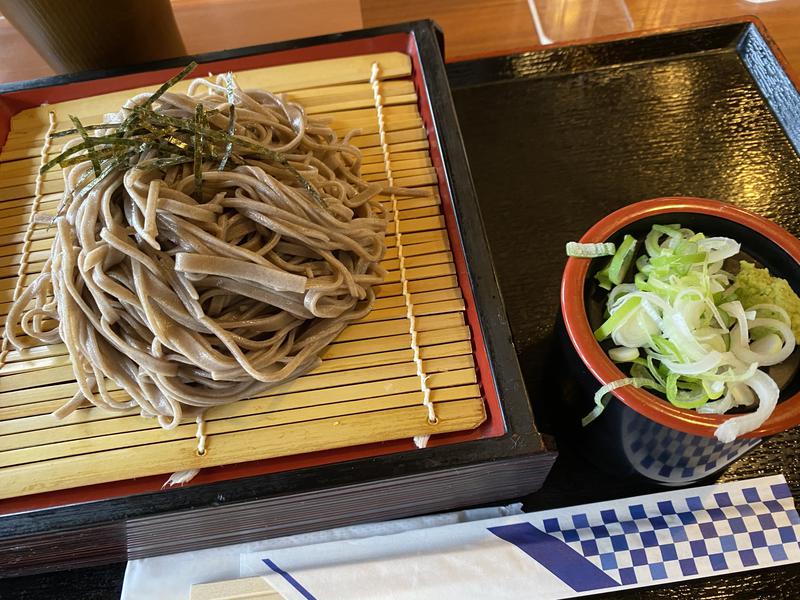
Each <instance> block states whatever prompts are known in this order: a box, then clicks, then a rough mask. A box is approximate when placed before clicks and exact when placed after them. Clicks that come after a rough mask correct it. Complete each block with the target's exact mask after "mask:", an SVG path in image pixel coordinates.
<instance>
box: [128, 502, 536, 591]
mask: <svg viewBox="0 0 800 600" xmlns="http://www.w3.org/2000/svg"><path fill="white" fill-rule="evenodd" d="M516 514H522V505H520V504H512V505H510V506H496V507H488V508H479V509H472V510H462V511H457V512H451V513H446V514H439V515H428V516H423V517H414V518H412V519H399V520H395V521H386V522H383V523H365V524H362V525H353V526H350V527H338V528H336V529H327V530H325V531H314V532H311V533H304V534H299V535H292V536H286V537H280V538H275V539H271V540H264V541H261V542H250V543H246V544H235V545H231V546H222V547H220V548H209V549H207V550H198V551H196V552H181V553H178V554H168V555H165V556H155V557H153V558H143V559H139V560H132V561H130V562H128V568H127V569H126V570H125V580H124V583H123V585H122V595H121V600H160V599H161V598H165V599H167V598H168V599H169V600H188V598H189V594H190V591H191V586H192V585H194V584H196V583H211V582H214V581H223V580H227V579H236V578H237V577H239V576H240V571H239V565H240V557H241V556H242V555H244V554H246V553H251V552H263V551H272V550H275V549H278V548H285V547H288V546H308V545H312V544H318V543H322V542H330V541H333V540H341V539H356V538H362V537H371V536H380V535H387V534H393V533H398V532H402V531H407V530H410V529H424V528H429V527H439V526H442V525H450V524H452V523H460V522H464V521H475V520H482V519H487V518H491V517H499V516H504V515H516Z"/></svg>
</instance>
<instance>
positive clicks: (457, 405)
mask: <svg viewBox="0 0 800 600" xmlns="http://www.w3.org/2000/svg"><path fill="white" fill-rule="evenodd" d="M376 61H377V62H379V64H380V67H381V73H382V76H383V79H382V80H381V81H380V86H381V96H382V99H383V105H382V107H381V109H382V114H383V124H382V125H381V123H380V122H379V119H378V111H377V110H376V104H375V91H374V89H373V86H372V85H371V84H370V82H369V78H370V67H371V65H372V64H373V62H376ZM410 69H411V66H410V62H409V60H408V57H407V56H405V55H403V54H399V53H389V54H378V55H370V56H359V57H352V58H349V59H335V60H329V61H316V62H312V63H304V64H298V65H290V66H286V67H271V68H267V69H256V70H253V71H247V72H242V73H238V74H237V78H238V80H239V82H240V84H242V85H243V86H244V87H260V88H264V89H270V90H272V91H275V92H282V93H285V94H286V96H287V97H288V98H290V99H292V100H294V101H297V102H300V103H302V104H303V105H304V107H305V108H306V111H307V114H309V115H313V116H314V117H315V118H319V119H323V120H325V121H326V122H327V123H328V124H329V125H330V126H331V127H332V128H334V130H336V131H337V132H338V133H339V135H342V136H343V135H344V134H345V133H347V132H350V131H352V130H359V132H358V134H357V135H355V136H354V137H352V138H351V139H352V142H353V143H354V144H356V145H357V146H358V147H359V148H360V149H361V151H362V154H363V162H362V176H363V177H364V178H365V179H366V180H368V181H375V182H388V181H389V180H392V181H393V184H394V185H395V186H403V187H414V188H417V189H419V190H424V191H426V192H427V195H425V196H408V195H406V196H402V195H401V196H398V197H397V198H396V199H393V198H391V197H388V196H381V197H379V200H380V201H381V202H382V203H383V205H384V207H385V209H386V211H387V215H388V217H389V222H388V224H387V237H386V246H387V250H386V253H385V256H384V258H383V261H382V266H383V267H384V268H385V269H386V271H387V275H386V278H385V281H384V282H383V283H382V284H381V285H380V286H378V287H377V288H376V300H375V303H374V305H373V308H372V311H371V312H370V313H369V314H368V315H366V316H365V317H364V318H362V319H361V320H360V321H359V322H357V323H353V324H351V325H350V326H348V327H347V328H346V329H345V330H344V331H343V332H342V334H341V335H340V336H339V337H338V338H337V339H336V340H335V341H334V343H332V344H331V345H330V346H329V347H328V348H327V349H325V351H324V352H323V353H322V355H321V359H322V362H321V364H320V365H319V366H317V367H316V368H315V369H314V370H312V371H311V372H309V373H308V374H306V375H303V376H302V377H298V378H297V379H295V380H293V381H290V382H287V383H283V384H281V385H280V386H278V387H275V388H273V389H271V390H268V391H266V392H264V393H262V394H260V395H259V396H258V397H254V398H250V399H246V400H242V401H240V402H237V403H234V404H231V405H226V406H220V407H214V408H211V409H209V410H208V411H206V414H205V421H206V425H205V428H206V434H207V436H208V438H207V442H206V449H207V451H206V453H205V454H204V455H202V456H201V455H199V454H198V453H197V440H196V438H195V434H196V425H195V424H194V422H193V421H191V420H187V421H185V422H183V423H182V424H180V425H178V426H177V427H176V428H174V429H172V430H169V431H166V430H163V429H161V428H160V427H159V426H158V423H157V422H156V421H155V420H154V419H148V418H144V417H142V416H140V415H139V414H138V412H137V410H136V409H129V410H124V411H107V410H104V409H100V408H96V407H89V406H87V407H81V408H79V409H77V410H75V411H74V412H72V413H70V414H69V415H67V416H66V417H65V418H63V419H61V420H58V419H56V418H55V417H54V416H52V414H51V413H52V412H53V411H54V410H56V409H57V408H59V407H60V406H62V405H63V404H64V403H65V402H66V401H67V400H69V399H70V398H71V397H72V396H73V395H74V394H75V393H76V391H77V384H76V383H75V379H74V374H73V371H72V364H71V361H70V358H69V355H68V353H67V351H66V348H65V347H64V345H63V344H52V345H42V344H37V343H35V342H34V341H33V340H28V341H30V342H32V347H30V348H26V349H23V350H15V349H13V348H12V349H10V351H9V352H8V353H7V355H6V356H5V360H4V361H3V362H1V363H0V498H8V497H14V496H20V495H26V494H34V493H39V492H44V491H53V490H59V489H65V488H69V487H74V486H81V485H92V484H96V483H107V482H112V481H118V480H121V479H129V478H133V477H144V476H149V475H157V474H168V473H171V472H173V471H178V470H183V469H190V468H202V467H210V466H218V465H224V464H230V463H234V462H243V461H249V460H256V459H264V458H269V457H278V456H286V455H290V454H297V453H304V452H313V451H316V450H323V449H332V448H341V447H346V446H352V445H358V444H366V443H371V442H379V441H387V440H392V439H401V438H411V437H413V436H424V435H430V434H436V433H444V432H449V431H462V430H466V429H473V428H475V427H477V426H478V425H479V424H480V423H481V422H482V421H483V420H484V419H485V408H484V404H483V399H482V398H481V391H480V387H479V385H478V383H479V382H478V377H477V373H476V370H475V364H474V360H473V356H472V352H473V348H472V342H471V333H470V330H469V327H468V326H467V325H466V322H465V319H464V315H463V313H464V310H465V305H464V299H463V297H462V294H461V290H460V288H459V284H458V280H457V278H456V270H455V266H454V264H453V255H452V253H451V251H450V243H449V239H448V234H447V231H446V225H445V221H444V217H443V215H442V207H441V200H440V198H439V196H438V191H437V188H436V184H437V175H436V172H435V170H434V169H433V166H432V162H431V158H430V154H429V148H428V140H427V134H426V132H425V129H424V126H423V124H422V120H421V117H420V114H419V111H418V108H417V105H416V101H417V96H416V90H415V89H414V84H413V82H412V81H411V80H410V79H409V75H410ZM387 79H388V80H387ZM181 85H182V88H183V89H185V87H186V86H187V85H188V84H187V83H183V84H181ZM139 91H145V90H144V89H143V90H130V91H125V92H120V93H113V94H105V95H102V96H97V97H93V98H86V99H81V100H75V101H70V102H64V103H60V104H54V105H50V106H46V107H39V108H35V109H30V110H26V111H23V112H21V113H19V114H18V115H16V116H15V117H14V118H13V119H12V122H11V133H10V134H9V138H8V141H7V143H6V146H5V147H4V148H3V149H2V151H0V317H2V318H3V320H4V319H5V315H7V314H8V311H9V309H10V307H11V304H12V301H13V299H14V297H15V288H17V287H18V286H17V282H18V276H19V275H20V274H21V275H22V277H21V279H22V281H21V286H22V289H24V286H26V285H28V284H30V282H31V281H32V280H33V278H34V277H36V275H37V274H38V273H39V272H40V271H41V269H42V268H43V265H44V263H45V261H46V260H47V258H48V257H49V250H50V245H51V243H52V238H53V235H54V233H55V232H54V230H53V228H52V227H47V226H46V225H34V226H32V227H31V229H30V236H29V241H28V242H27V245H26V242H25V235H26V231H28V228H29V223H30V218H31V210H32V207H33V206H34V201H36V202H37V205H38V208H39V211H40V212H42V213H46V214H51V215H52V214H55V213H56V211H57V209H58V205H59V202H60V199H61V195H62V193H63V189H64V186H63V181H62V178H61V173H60V170H58V169H55V170H53V172H48V173H46V174H45V175H44V176H43V177H42V179H41V181H42V183H41V187H40V188H39V191H40V196H39V198H38V200H37V199H36V198H35V197H34V194H35V192H36V185H37V183H36V181H37V173H38V169H39V165H40V162H41V157H40V153H41V148H42V144H43V143H44V142H45V136H46V132H47V128H48V119H49V117H48V111H53V112H54V113H55V119H56V129H58V128H71V127H72V125H71V122H70V121H69V115H71V114H74V115H76V116H78V117H79V118H81V119H82V120H83V121H84V122H85V123H92V122H98V121H99V120H100V118H101V116H102V115H103V114H104V113H106V112H115V111H116V110H117V109H118V107H119V105H120V104H121V103H122V102H124V100H125V99H127V98H128V97H130V96H132V95H134V94H135V93H137V92H139ZM381 127H383V132H384V138H385V141H386V142H387V145H386V146H383V145H382V144H381V139H380V138H381V135H380V133H381ZM62 145H63V140H58V141H57V143H55V144H53V145H52V146H51V147H50V149H49V153H48V158H52V157H53V156H55V155H56V154H57V153H58V152H59V151H60V148H61V146H62ZM387 160H390V161H391V165H392V177H391V178H390V177H389V174H388V173H387V170H386V161H387ZM395 205H396V207H397V214H394V213H393V206H395ZM398 230H399V232H400V235H401V238H400V239H401V240H402V241H401V247H402V252H401V247H398V236H397V235H396V232H397V231H398ZM401 260H402V264H401ZM403 277H405V281H406V288H407V296H406V295H405V294H404V291H403V282H402V278H403ZM18 292H19V290H17V293H18ZM409 304H410V314H412V315H413V316H414V318H413V322H414V324H415V328H416V332H417V334H416V340H417V347H418V355H419V361H420V363H419V365H417V364H416V363H415V362H414V355H415V354H414V350H413V347H412V345H411V344H412V339H413V338H412V335H411V331H410V323H411V321H409V316H408V315H409ZM53 326H55V324H53ZM0 331H2V332H4V331H5V326H4V325H3V326H2V327H0ZM23 339H27V338H24V336H23ZM418 366H419V367H420V368H421V369H422V371H423V372H424V373H425V375H426V376H427V377H426V379H425V380H424V382H423V380H421V379H420V376H419V370H418ZM423 385H427V386H428V387H429V389H430V390H431V392H430V400H431V402H432V403H433V406H434V409H435V412H436V416H437V419H438V421H437V422H436V423H435V424H431V423H429V422H428V418H427V408H426V407H425V406H424V405H423ZM107 387H108V390H109V393H110V395H111V397H112V398H114V399H115V400H117V401H120V402H124V401H125V400H127V399H128V397H127V395H126V394H125V392H124V391H123V390H121V389H119V388H118V387H117V386H116V385H115V384H114V383H113V382H108V386H107Z"/></svg>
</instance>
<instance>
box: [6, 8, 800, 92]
mask: <svg viewBox="0 0 800 600" xmlns="http://www.w3.org/2000/svg"><path fill="white" fill-rule="evenodd" d="M172 4H173V8H174V12H175V17H176V20H177V22H178V26H179V28H180V30H181V34H182V36H183V39H184V43H185V44H186V49H187V51H188V52H189V53H192V54H194V53H199V52H209V51H213V50H222V49H227V48H238V47H242V46H249V45H254V44H263V43H268V42H276V41H281V40H287V39H292V38H297V37H304V36H309V35H320V34H324V33H332V32H336V31H345V30H349V29H358V28H360V27H372V26H376V25H385V24H388V23H396V22H399V21H409V20H414V19H424V18H431V19H434V20H435V21H436V22H437V23H439V25H440V26H441V27H442V29H443V30H444V33H445V39H446V52H447V59H448V60H451V61H452V60H458V59H461V58H465V57H470V56H475V55H484V54H505V53H509V52H512V51H513V50H516V49H521V48H526V49H529V48H531V47H533V46H536V45H539V44H540V43H541V38H540V35H539V34H537V29H536V26H535V24H534V19H533V18H532V13H531V5H533V6H535V7H536V9H537V13H538V15H539V17H540V22H541V23H542V30H543V33H544V35H545V36H546V37H550V38H555V39H556V40H558V41H570V40H577V39H586V38H587V37H593V36H596V35H603V34H611V33H621V32H625V31H649V30H654V29H663V28H675V27H681V26H685V25H690V24H694V23H700V22H703V21H710V20H714V19H724V18H730V17H737V16H743V15H756V16H758V17H759V18H761V19H762V20H763V21H764V23H765V24H766V25H767V28H768V30H769V31H770V33H771V34H772V36H773V37H774V38H775V40H776V41H777V43H778V45H779V46H780V48H781V49H782V50H783V52H784V54H785V55H786V57H787V58H788V60H789V64H791V65H793V66H794V67H795V68H800V0H435V1H432V0H402V1H399V0H394V1H392V0H360V1H359V0H268V1H263V2H258V1H255V0H172ZM52 73H53V71H52V69H50V67H48V66H47V64H46V63H45V62H44V60H42V59H41V58H40V57H39V56H38V55H37V54H36V52H35V51H34V50H33V48H32V47H31V46H30V45H29V44H28V43H27V42H26V41H25V40H24V39H23V38H22V37H21V36H20V35H19V34H18V33H17V32H16V31H15V30H14V29H13V27H12V26H11V25H10V24H9V23H8V21H6V20H5V19H4V18H2V17H0V82H1V83H4V82H9V81H19V80H24V79H34V78H37V77H43V76H46V75H51V74H52Z"/></svg>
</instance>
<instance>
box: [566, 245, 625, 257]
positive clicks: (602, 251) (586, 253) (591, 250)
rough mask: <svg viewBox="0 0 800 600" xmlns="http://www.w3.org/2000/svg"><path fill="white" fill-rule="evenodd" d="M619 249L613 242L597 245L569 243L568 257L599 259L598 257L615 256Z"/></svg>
mask: <svg viewBox="0 0 800 600" xmlns="http://www.w3.org/2000/svg"><path fill="white" fill-rule="evenodd" d="M616 251H617V247H616V246H615V245H614V244H612V243H611V242H600V243H597V244H593V243H589V244H581V243H579V242H567V256H574V257H577V258H597V257H598V256H613V255H614V253H615V252H616Z"/></svg>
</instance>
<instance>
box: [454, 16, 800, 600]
mask: <svg viewBox="0 0 800 600" xmlns="http://www.w3.org/2000/svg"><path fill="white" fill-rule="evenodd" d="M448 74H449V77H450V82H451V86H452V88H453V97H454V101H455V103H456V110H457V112H458V116H459V121H460V123H461V128H462V134H463V137H464V140H465V144H466V147H467V154H468V157H469V159H470V165H471V169H472V176H473V180H474V183H475V187H476V190H477V192H478V197H479V199H480V203H481V211H482V213H483V218H484V222H485V227H486V231H487V235H488V237H489V245H490V247H491V251H492V255H493V258H494V262H495V268H496V271H497V274H498V279H499V283H500V290H501V294H502V295H503V298H504V302H505V306H506V310H507V312H508V318H509V322H510V324H511V329H512V334H513V338H514V343H515V345H516V349H517V352H518V354H519V356H520V360H521V364H522V366H523V370H524V372H525V378H526V384H527V387H528V389H529V390H531V396H532V400H533V402H534V412H535V414H536V418H537V423H538V425H539V428H540V429H541V430H542V431H544V432H550V433H558V432H560V431H561V429H560V427H559V425H560V423H559V418H558V417H559V415H561V414H563V411H562V409H563V404H564V402H566V401H567V400H569V399H570V398H571V397H573V396H574V395H575V394H578V393H580V392H579V391H578V389H577V388H576V387H575V384H574V382H573V381H571V380H570V378H569V377H567V376H566V370H565V369H564V364H563V361H564V359H563V358H562V355H561V353H560V352H559V351H558V349H557V347H556V342H555V338H554V335H553V327H554V324H555V321H556V319H555V316H556V314H557V313H558V310H559V287H560V278H561V272H562V269H563V267H564V263H565V260H566V257H565V255H564V244H565V243H566V242H567V241H569V240H575V239H578V238H579V237H580V236H581V235H582V234H583V233H584V232H585V231H586V230H587V229H588V228H589V227H590V226H591V225H592V224H594V223H595V222H596V221H597V220H598V219H600V218H601V217H603V216H605V215H607V214H608V213H610V212H612V211H614V210H615V209H617V208H619V207H621V206H623V205H625V204H629V203H632V202H635V201H638V200H643V199H646V198H654V197H661V196H674V195H684V196H699V197H707V198H716V199H720V200H726V201H730V202H733V203H735V204H738V205H740V206H742V207H744V208H747V209H749V210H751V211H753V212H756V213H758V214H760V215H763V216H765V217H768V218H770V219H773V220H774V221H776V222H777V223H779V224H780V225H782V226H783V227H785V228H786V229H788V230H789V231H790V232H792V233H794V234H795V235H797V234H800V159H799V158H798V155H797V152H796V150H795V148H798V147H800V145H798V139H799V138H798V132H799V131H800V125H798V124H800V118H796V116H797V115H798V108H799V107H800V99H799V98H798V93H797V90H796V89H795V88H794V86H792V85H791V82H790V81H789V79H788V77H787V76H786V74H785V73H784V71H783V70H782V68H781V65H780V64H779V63H778V61H777V60H776V58H775V56H774V55H773V54H772V52H771V51H770V49H769V48H768V46H767V44H766V43H765V41H764V39H763V38H762V36H761V35H760V33H759V32H758V30H757V29H756V28H755V26H754V25H752V24H747V23H745V24H734V25H726V26H723V27H714V28H708V29H705V30H697V31H694V32H689V33H686V32H683V33H676V34H669V35H662V36H656V37H651V38H647V39H641V40H625V41H621V42H613V43H606V44H600V45H589V46H580V47H566V48H561V49H555V50H550V51H542V52H534V53H529V54H522V55H517V56H511V57H502V58H492V59H485V60H480V61H473V62H466V63H456V64H452V65H449V71H448ZM776 115H778V116H777V117H776ZM783 124H785V127H784V125H783ZM558 442H559V444H558V445H559V452H560V455H559V459H558V460H557V461H556V465H555V467H554V469H553V471H552V472H551V475H550V477H549V478H548V481H547V483H546V484H545V487H544V488H543V489H542V491H540V492H539V493H537V494H534V495H533V496H531V497H530V498H529V499H528V501H527V503H526V508H527V509H529V510H539V509H544V508H551V507H556V506H568V505H572V504H580V503H584V502H592V501H598V500H604V499H610V498H619V497H623V496H629V495H635V494H641V493H648V492H653V491H658V488H653V487H648V486H647V485H646V484H642V483H635V482H630V481H625V480H622V479H614V478H610V477H609V476H608V475H606V474H604V473H602V472H601V471H598V470H597V469H594V468H592V467H591V466H590V465H589V463H588V462H587V461H586V460H585V459H583V458H582V457H581V456H580V452H578V449H577V448H576V447H575V445H574V443H570V441H569V440H568V439H565V438H563V437H559V438H558ZM798 450H800V435H799V434H798V431H797V430H793V431H789V432H786V433H784V434H781V435H778V436H775V437H773V438H772V439H769V440H767V441H766V442H765V443H763V444H762V445H761V446H759V447H757V448H756V449H755V450H753V451H751V452H750V453H749V454H748V455H746V456H745V457H744V458H742V459H740V460H739V461H738V462H736V463H734V465H732V466H731V467H730V468H729V469H728V470H727V471H726V472H724V473H723V474H722V475H721V476H720V477H719V479H720V480H729V479H739V478H744V477H755V476H759V475H764V474H773V473H783V474H784V475H785V476H786V478H787V480H788V481H789V485H790V486H791V488H792V490H793V491H794V493H795V498H796V499H797V498H798V491H800V459H798ZM598 597H614V598H672V599H675V598H687V599H688V598H693V599H694V598H708V599H711V598H715V599H717V598H748V599H749V598H798V597H800V568H798V567H796V566H792V567H784V568H779V569H771V570H765V571H760V572H755V573H751V574H743V575H735V576H728V577H717V578H712V579H707V580H699V581H695V582H690V583H685V584H680V585H675V586H661V587H659V588H651V589H645V590H637V591H629V592H623V593H617V594H609V595H606V596H598Z"/></svg>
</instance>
